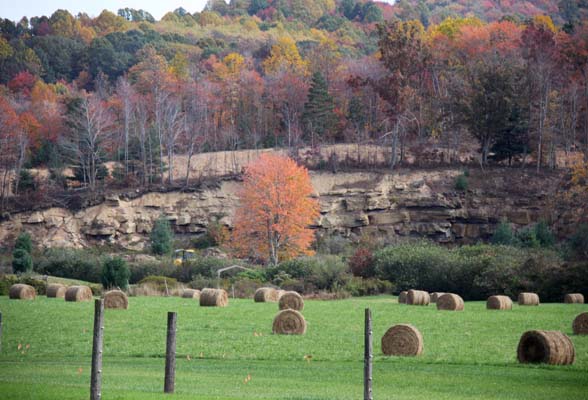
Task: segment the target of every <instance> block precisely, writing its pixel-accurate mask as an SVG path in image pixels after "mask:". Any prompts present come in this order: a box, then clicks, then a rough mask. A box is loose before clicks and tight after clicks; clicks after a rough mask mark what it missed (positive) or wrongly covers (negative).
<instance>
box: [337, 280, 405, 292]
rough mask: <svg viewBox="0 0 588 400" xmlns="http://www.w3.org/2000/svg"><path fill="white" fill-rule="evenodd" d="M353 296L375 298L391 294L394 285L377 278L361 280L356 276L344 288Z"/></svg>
mask: <svg viewBox="0 0 588 400" xmlns="http://www.w3.org/2000/svg"><path fill="white" fill-rule="evenodd" d="M343 289H344V290H345V291H347V292H349V293H350V294H351V295H352V296H374V295H378V294H383V293H391V292H392V290H393V289H394V285H393V284H392V283H390V282H388V281H384V280H381V279H375V278H367V279H365V278H360V277H357V276H354V277H353V278H351V279H350V280H349V282H347V284H346V285H345V287H344V288H343Z"/></svg>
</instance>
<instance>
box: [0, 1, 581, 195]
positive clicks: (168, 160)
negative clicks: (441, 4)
mask: <svg viewBox="0 0 588 400" xmlns="http://www.w3.org/2000/svg"><path fill="white" fill-rule="evenodd" d="M429 3H431V4H429ZM433 3H435V4H436V2H423V1H421V2H418V4H417V3H414V2H400V3H399V4H398V5H397V6H396V7H388V6H385V5H383V4H382V3H373V2H371V1H368V2H358V1H355V0H343V1H333V0H321V1H304V0H299V1H294V0H292V1H280V0H276V1H272V0H253V1H231V3H230V4H226V3H225V2H224V1H211V2H209V4H208V5H207V7H206V9H205V10H204V11H203V12H201V13H194V14H190V13H188V12H187V11H186V10H183V9H178V10H176V11H174V12H170V13H168V14H166V15H165V16H164V17H163V18H162V20H161V21H155V20H154V18H153V17H152V16H151V15H150V14H149V13H147V12H145V11H143V10H133V9H122V10H119V12H118V15H116V14H113V13H111V12H108V11H104V12H102V13H101V14H100V15H99V16H98V17H96V18H90V17H89V16H87V15H85V14H79V15H78V16H75V17H74V16H72V15H71V14H69V13H68V12H67V11H63V10H58V11H56V12H55V13H54V14H52V15H51V16H49V17H46V16H41V17H34V18H31V19H30V20H28V19H27V18H23V19H22V20H21V21H19V22H12V21H9V20H7V19H4V20H0V83H1V85H0V172H1V174H0V197H1V198H5V197H6V196H7V195H8V194H9V193H16V194H19V193H21V194H22V193H26V191H27V190H29V191H30V190H32V189H37V191H38V187H36V186H35V185H36V184H38V182H35V179H34V178H33V177H31V175H30V174H29V173H28V169H29V168H35V167H41V166H42V167H47V168H48V169H49V171H50V180H51V181H52V182H54V183H56V184H57V185H64V184H65V183H64V179H65V178H64V177H63V175H62V169H63V167H64V166H73V172H74V175H75V179H76V180H77V181H78V183H80V184H81V185H83V186H86V187H88V188H90V189H95V188H96V187H97V186H98V185H99V183H100V182H101V181H102V180H103V179H104V178H105V177H106V176H107V175H109V174H110V175H111V176H110V178H114V179H116V180H118V181H120V182H122V183H124V184H126V185H131V186H133V185H139V186H149V185H151V184H154V183H158V184H160V183H173V179H174V177H173V174H172V173H171V170H170V169H169V168H167V166H169V165H173V160H174V158H175V157H176V155H178V154H182V155H187V156H188V165H187V170H189V168H190V165H189V164H190V161H189V160H190V158H191V157H192V156H193V155H194V154H197V153H201V152H207V151H218V150H237V149H246V148H265V147H287V148H290V149H296V148H300V147H302V146H310V147H311V148H317V147H318V146H320V145H323V144H326V143H352V144H356V145H357V146H358V147H359V146H362V145H364V144H379V145H383V146H387V148H389V154H390V156H389V157H388V160H387V166H389V167H392V168H393V167H395V166H397V165H400V164H402V163H403V162H404V161H405V159H406V154H407V152H410V153H411V154H412V155H413V156H414V157H416V158H417V159H418V158H419V155H420V154H422V153H423V152H426V151H427V149H429V148H431V147H432V146H441V147H443V148H444V149H445V150H446V151H448V152H449V154H450V155H451V159H453V160H458V159H460V156H461V155H462V154H461V153H462V152H463V151H465V150H464V146H463V144H464V143H468V142H472V141H473V142H474V143H477V145H478V147H479V154H480V159H479V163H480V164H481V165H486V164H488V163H493V162H503V163H505V164H506V163H508V164H517V165H532V166H533V167H534V168H537V169H538V170H539V169H543V168H554V167H556V165H557V163H558V160H557V157H558V156H559V155H561V154H562V152H572V151H583V152H586V153H587V154H588V26H586V25H585V24H584V23H583V21H582V19H581V18H582V15H583V11H584V9H583V5H582V2H579V3H577V2H575V3H574V4H575V8H573V9H571V11H570V12H569V15H568V17H566V18H564V17H563V16H564V13H563V12H562V10H564V8H562V7H563V5H565V4H567V2H559V3H560V4H559V7H558V6H554V5H555V3H556V2H545V3H549V5H550V7H543V8H541V7H539V8H537V10H546V11H547V12H549V11H553V12H554V19H555V20H556V22H558V23H557V24H556V23H554V22H553V20H552V18H551V17H550V16H547V15H535V16H532V14H533V13H534V12H535V11H533V10H531V11H529V10H527V11H528V13H529V15H525V13H522V12H519V13H516V14H515V15H503V16H501V17H500V18H499V19H496V18H493V16H492V15H491V14H489V17H488V18H486V19H487V20H490V21H492V22H485V21H484V20H483V19H480V18H477V17H471V16H469V17H462V16H459V15H457V16H449V17H447V18H444V19H442V20H440V21H439V22H438V23H436V22H434V21H435V20H437V19H440V15H441V14H442V13H441V14H439V13H433V14H431V15H432V16H434V18H424V17H423V15H420V16H419V15H415V14H414V13H404V12H403V11H402V10H405V8H406V7H408V6H410V7H413V8H414V6H415V5H417V6H418V5H419V4H420V5H421V6H422V7H421V8H422V9H423V10H425V8H426V9H428V10H429V11H435V10H438V7H437V8H435V7H436V6H435V7H433V6H434V5H435V4H433ZM456 3H458V4H461V3H459V2H456ZM463 3H464V4H466V3H467V4H469V3H470V2H463ZM490 3H491V2H490ZM501 3H503V8H502V10H504V7H505V4H506V3H505V2H501ZM513 3H515V2H513ZM523 3H534V4H535V3H539V2H523ZM437 6H438V4H437ZM403 7H404V8H403ZM406 9H408V8H406ZM568 11H569V10H568ZM423 12H424V11H423ZM457 14H459V13H457ZM402 18H404V19H402ZM407 18H416V19H407ZM107 161H118V162H119V163H118V165H119V167H118V168H117V169H116V170H115V171H113V172H112V171H111V172H109V171H107V170H106V169H105V168H104V166H103V164H104V163H105V162H107Z"/></svg>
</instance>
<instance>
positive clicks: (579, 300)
mask: <svg viewBox="0 0 588 400" xmlns="http://www.w3.org/2000/svg"><path fill="white" fill-rule="evenodd" d="M564 303H567V304H574V303H576V304H584V295H583V294H582V293H568V294H566V295H565V296H564Z"/></svg>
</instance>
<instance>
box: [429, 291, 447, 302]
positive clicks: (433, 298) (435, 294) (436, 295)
mask: <svg viewBox="0 0 588 400" xmlns="http://www.w3.org/2000/svg"><path fill="white" fill-rule="evenodd" d="M444 294H445V293H444V292H433V293H431V303H437V299H438V298H439V297H441V296H443V295H444Z"/></svg>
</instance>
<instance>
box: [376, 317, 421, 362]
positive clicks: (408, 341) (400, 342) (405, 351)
mask: <svg viewBox="0 0 588 400" xmlns="http://www.w3.org/2000/svg"><path fill="white" fill-rule="evenodd" d="M382 352H383V353H384V354H385V355H387V356H418V355H420V354H421V353H422V352H423V336H422V335H421V333H420V332H419V330H418V329H417V328H415V327H414V326H412V325H408V324H399V325H394V326H393V327H391V328H390V329H388V330H387V331H386V333H385V334H384V336H382Z"/></svg>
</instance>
